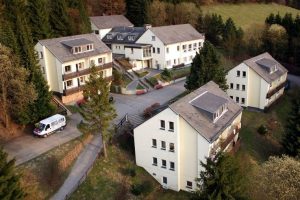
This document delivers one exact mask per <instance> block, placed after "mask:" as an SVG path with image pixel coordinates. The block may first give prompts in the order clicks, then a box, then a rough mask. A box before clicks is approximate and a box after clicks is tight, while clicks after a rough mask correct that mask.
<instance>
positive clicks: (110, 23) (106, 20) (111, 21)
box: [90, 15, 133, 29]
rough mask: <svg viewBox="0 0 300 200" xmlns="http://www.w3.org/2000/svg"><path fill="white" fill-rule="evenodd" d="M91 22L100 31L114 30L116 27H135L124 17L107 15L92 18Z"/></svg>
mask: <svg viewBox="0 0 300 200" xmlns="http://www.w3.org/2000/svg"><path fill="white" fill-rule="evenodd" d="M90 20H91V22H92V23H93V24H94V25H95V26H96V27H97V28H99V29H108V28H114V27H116V26H133V24H132V23H131V22H130V21H129V20H128V19H127V18H126V17H124V16H123V15H106V16H94V17H90Z"/></svg>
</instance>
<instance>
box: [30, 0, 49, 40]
mask: <svg viewBox="0 0 300 200" xmlns="http://www.w3.org/2000/svg"><path fill="white" fill-rule="evenodd" d="M27 3H28V4H27V5H28V8H27V12H28V16H29V24H30V28H31V31H32V37H33V41H34V42H35V43H36V42H37V41H38V40H40V39H46V38H50V36H51V28H50V24H49V11H48V10H47V2H46V0H28V2H27Z"/></svg>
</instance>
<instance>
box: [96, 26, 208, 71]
mask: <svg viewBox="0 0 300 200" xmlns="http://www.w3.org/2000/svg"><path fill="white" fill-rule="evenodd" d="M102 41H103V42H104V43H105V44H107V45H108V46H109V47H110V48H111V49H112V52H113V54H114V55H116V56H121V57H125V58H128V59H129V62H130V63H131V64H132V65H133V66H134V68H135V69H141V68H146V67H150V68H155V69H164V68H172V67H174V66H185V65H189V64H191V63H192V61H193V58H194V57H195V55H196V52H199V51H200V48H201V47H202V46H203V43H204V36H203V35H202V34H200V33H198V32H197V31H196V30H195V29H194V28H193V27H192V26H191V25H190V24H180V25H171V26H160V27H151V25H147V24H146V25H145V26H144V27H115V28H113V29H112V30H111V31H110V32H109V33H107V34H106V36H105V37H104V38H103V39H102Z"/></svg>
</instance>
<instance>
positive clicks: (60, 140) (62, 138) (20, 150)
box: [4, 114, 81, 165]
mask: <svg viewBox="0 0 300 200" xmlns="http://www.w3.org/2000/svg"><path fill="white" fill-rule="evenodd" d="M80 120H81V116H80V115H79V114H73V115H71V116H70V120H68V122H67V123H68V124H67V127H66V128H65V129H64V130H63V131H58V132H56V133H53V135H50V136H49V137H47V138H38V137H34V136H33V135H31V134H30V135H24V136H21V137H18V138H16V139H14V140H12V141H11V142H8V143H6V144H5V145H4V150H5V151H6V152H7V153H8V159H12V158H15V159H16V165H19V164H22V163H24V162H26V161H29V160H31V159H33V158H35V157H37V156H39V155H41V154H43V153H45V152H47V151H49V150H51V149H53V148H54V147H56V146H59V145H61V144H64V143H66V142H68V141H70V140H72V139H75V138H77V137H79V136H80V135H81V132H80V131H79V130H78V129H77V124H78V123H79V122H80Z"/></svg>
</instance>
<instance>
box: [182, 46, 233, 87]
mask: <svg viewBox="0 0 300 200" xmlns="http://www.w3.org/2000/svg"><path fill="white" fill-rule="evenodd" d="M225 76H226V73H225V70H224V68H223V67H221V64H220V57H219V55H218V54H217V51H216V49H215V47H214V46H213V45H212V44H211V43H210V42H208V41H205V42H204V46H203V48H202V49H201V50H200V53H199V54H198V53H197V54H196V56H195V57H194V59H193V63H192V66H191V73H190V75H189V76H188V77H187V79H186V83H185V88H186V89H188V90H195V89H197V88H199V87H201V86H202V85H204V84H206V83H207V82H209V81H211V80H213V81H214V82H215V83H217V84H218V85H219V87H220V88H221V89H223V90H227V88H228V86H227V83H226V77H225Z"/></svg>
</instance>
